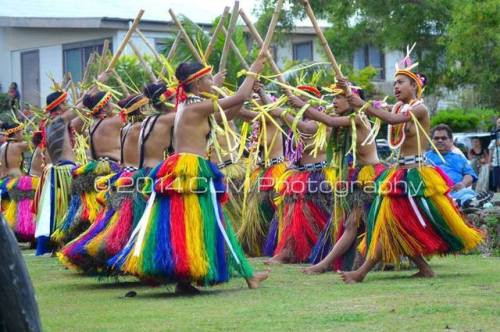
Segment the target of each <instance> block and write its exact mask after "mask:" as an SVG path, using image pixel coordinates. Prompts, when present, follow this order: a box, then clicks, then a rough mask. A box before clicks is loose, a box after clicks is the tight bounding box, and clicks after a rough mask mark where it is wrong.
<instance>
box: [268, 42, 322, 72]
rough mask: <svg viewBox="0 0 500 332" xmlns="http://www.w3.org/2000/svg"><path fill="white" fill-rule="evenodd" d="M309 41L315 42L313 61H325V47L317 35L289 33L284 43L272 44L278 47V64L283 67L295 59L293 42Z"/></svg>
mask: <svg viewBox="0 0 500 332" xmlns="http://www.w3.org/2000/svg"><path fill="white" fill-rule="evenodd" d="M308 41H312V42H313V61H325V59H326V57H325V56H324V52H323V49H322V47H321V44H320V42H319V39H318V38H316V36H315V35H287V36H286V38H285V40H284V41H283V42H282V43H279V44H272V46H275V47H276V49H277V52H276V59H277V61H276V64H277V65H278V66H279V67H280V68H283V67H284V65H285V64H286V63H287V62H289V61H292V60H293V44H295V43H303V42H308Z"/></svg>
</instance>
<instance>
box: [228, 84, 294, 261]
mask: <svg viewBox="0 0 500 332" xmlns="http://www.w3.org/2000/svg"><path fill="white" fill-rule="evenodd" d="M253 89H254V92H255V93H256V95H255V96H254V97H255V98H254V99H255V102H256V103H257V104H260V105H266V104H270V103H272V99H271V97H270V96H268V95H267V93H266V92H265V91H264V89H263V88H262V84H260V82H257V83H256V84H255V86H254V88H253ZM258 115H259V114H258V113H257V112H253V111H249V110H247V109H245V108H242V109H241V110H240V117H242V118H243V119H244V120H246V121H253V120H254V119H255V118H256V117H257V116H258ZM278 124H279V125H281V121H279V122H278ZM280 129H281V128H277V127H276V125H275V124H274V123H272V122H271V121H269V119H267V118H266V119H260V120H258V121H255V122H253V132H252V136H251V138H250V151H249V153H250V155H251V156H252V155H253V154H255V153H256V151H255V150H256V149H258V151H259V153H260V155H259V161H258V165H257V167H256V168H255V169H254V170H253V171H252V173H251V175H250V181H249V187H248V188H247V187H245V190H246V191H247V193H246V194H245V197H246V202H245V208H244V210H243V212H242V224H241V228H240V229H239V231H238V240H239V241H240V243H241V245H242V247H243V249H244V250H245V253H246V254H247V255H249V256H251V257H260V256H262V255H263V247H264V244H265V242H266V237H267V234H268V233H269V228H270V226H271V221H272V220H273V218H274V215H275V212H276V204H275V202H274V200H275V198H276V196H277V194H276V192H275V190H274V186H275V185H276V183H277V182H278V179H279V178H280V177H281V176H282V175H283V173H285V171H286V170H287V168H288V162H287V161H286V160H285V156H284V150H285V149H284V145H283V134H282V131H281V130H280ZM259 144H260V146H258V145H259ZM251 162H252V159H249V160H248V163H251Z"/></svg>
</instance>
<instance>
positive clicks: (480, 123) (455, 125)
mask: <svg viewBox="0 0 500 332" xmlns="http://www.w3.org/2000/svg"><path fill="white" fill-rule="evenodd" d="M499 115H500V113H499V112H498V111H496V110H494V109H486V108H474V109H468V110H464V109H447V110H442V111H439V112H437V113H436V114H435V115H434V116H433V117H432V118H431V125H432V126H435V125H438V124H440V123H444V124H447V125H448V126H450V128H451V129H452V130H453V131H454V132H470V131H489V130H491V128H492V126H493V123H494V120H495V117H496V116H499Z"/></svg>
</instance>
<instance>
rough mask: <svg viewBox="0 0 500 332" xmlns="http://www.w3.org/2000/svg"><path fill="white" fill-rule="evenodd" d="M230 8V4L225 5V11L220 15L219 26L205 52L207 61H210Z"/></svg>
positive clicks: (204, 55)
mask: <svg viewBox="0 0 500 332" xmlns="http://www.w3.org/2000/svg"><path fill="white" fill-rule="evenodd" d="M229 9H230V7H228V6H226V7H224V12H223V13H222V15H221V17H220V20H219V23H217V26H216V27H215V30H214V34H213V35H212V38H211V39H210V42H209V43H208V46H207V49H206V50H205V54H203V57H204V58H205V61H208V58H209V57H210V54H212V51H213V50H214V46H215V42H216V41H217V35H218V34H219V33H220V32H221V30H222V28H223V27H224V21H225V20H226V17H227V14H229Z"/></svg>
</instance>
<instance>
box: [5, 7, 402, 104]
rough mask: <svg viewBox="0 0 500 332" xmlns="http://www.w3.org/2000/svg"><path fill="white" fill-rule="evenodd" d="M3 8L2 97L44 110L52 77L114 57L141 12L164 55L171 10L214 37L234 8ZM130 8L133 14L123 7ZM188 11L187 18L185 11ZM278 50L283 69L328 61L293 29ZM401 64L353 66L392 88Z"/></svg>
mask: <svg viewBox="0 0 500 332" xmlns="http://www.w3.org/2000/svg"><path fill="white" fill-rule="evenodd" d="M3 1H6V2H7V3H6V4H4V5H2V8H0V68H2V70H1V71H0V92H6V90H7V87H8V85H9V84H10V82H17V83H18V85H19V90H20V92H21V96H22V99H23V101H24V102H27V103H31V104H35V105H44V104H45V100H44V99H45V96H46V95H47V94H49V93H50V92H51V90H50V87H51V86H52V81H51V79H50V78H51V77H52V78H54V79H55V80H56V81H58V82H60V81H62V79H63V75H64V74H65V73H66V72H71V74H72V77H73V79H74V80H78V79H79V78H81V76H82V73H83V71H84V66H85V64H86V63H87V60H88V58H89V56H90V54H91V53H92V52H94V51H96V50H97V51H100V50H101V49H102V45H103V43H104V40H105V39H108V40H109V41H110V45H111V49H112V50H113V51H116V49H117V48H118V47H119V45H120V43H121V41H122V40H123V38H124V36H125V34H126V32H127V30H128V27H129V22H130V21H131V20H132V19H133V18H134V16H135V14H136V13H137V12H138V10H139V9H140V8H144V9H145V10H146V13H145V15H144V17H143V20H142V21H141V23H140V25H139V28H140V30H141V31H142V33H143V34H144V35H145V36H146V37H147V39H148V40H149V42H150V43H151V44H152V45H155V46H157V47H159V46H160V45H161V43H162V39H164V38H165V37H167V36H168V35H169V34H175V33H176V28H175V26H174V25H173V23H172V22H171V21H170V16H169V15H168V12H167V10H168V8H169V7H171V8H173V9H174V10H175V11H176V12H177V13H184V14H187V15H188V17H189V18H190V19H192V20H194V21H196V22H199V24H200V25H202V26H204V27H206V28H207V29H208V28H210V22H211V21H212V20H213V19H214V18H215V17H216V16H217V15H219V14H220V13H219V12H220V11H222V9H223V6H224V5H231V4H232V1H224V0H220V1H214V3H216V2H221V1H222V4H221V6H220V8H214V7H215V6H210V8H208V9H206V10H205V8H198V9H197V10H193V9H192V8H191V7H190V6H186V4H187V3H189V2H191V3H193V2H196V1H198V3H200V1H199V0H183V1H176V0H174V1H172V4H170V3H167V4H166V6H163V7H164V8H163V7H162V10H161V11H159V10H158V2H157V1H152V0H142V1H131V0H121V1H118V0H101V1H97V2H95V3H92V1H89V0H87V1H76V0H50V1H49V0H37V1H35V0H23V1H14V0H3ZM93 1H95V0H93ZM240 2H241V3H242V4H243V7H245V4H246V5H247V6H248V5H249V3H252V1H249V0H248V1H247V0H243V1H240ZM124 3H129V4H130V6H128V7H127V6H124V7H122V6H123V5H124ZM118 5H119V6H120V7H118ZM185 8H189V10H185V11H183V9H185ZM200 9H201V10H200ZM247 11H250V10H249V9H247ZM148 13H149V14H148ZM115 15H116V16H115ZM240 23H241V24H243V23H242V22H241V21H240ZM133 40H134V42H135V44H136V45H137V46H139V47H140V50H141V52H142V53H149V49H148V48H147V47H146V46H145V45H144V43H143V42H142V41H141V40H140V39H139V37H134V39H133ZM273 47H274V51H275V53H276V54H275V57H276V60H277V63H278V65H283V64H284V63H285V62H286V61H287V60H312V61H324V57H323V51H322V49H321V45H320V43H319V40H318V38H317V37H316V36H315V34H314V30H313V28H312V27H311V26H299V27H297V28H295V30H294V31H292V32H291V33H290V34H289V35H287V37H286V38H285V40H284V42H283V43H282V44H280V45H273ZM125 53H126V54H127V53H132V50H131V49H130V48H128V47H127V49H126V50H125ZM400 57H401V54H400V53H399V52H390V53H388V54H383V53H381V52H380V51H379V50H378V49H376V48H373V47H368V46H367V47H363V48H361V49H359V50H358V52H356V54H355V56H354V59H353V61H354V62H353V64H354V66H355V68H358V69H359V68H363V67H365V66H367V65H372V66H374V67H376V68H380V70H381V74H380V77H379V79H378V81H380V83H381V85H382V86H386V85H387V84H383V82H384V81H385V79H386V78H389V80H391V78H392V76H393V74H394V63H395V62H396V61H397V60H398V59H399V58H400ZM389 86H390V85H389Z"/></svg>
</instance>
